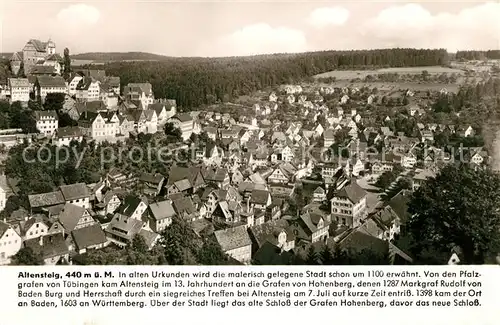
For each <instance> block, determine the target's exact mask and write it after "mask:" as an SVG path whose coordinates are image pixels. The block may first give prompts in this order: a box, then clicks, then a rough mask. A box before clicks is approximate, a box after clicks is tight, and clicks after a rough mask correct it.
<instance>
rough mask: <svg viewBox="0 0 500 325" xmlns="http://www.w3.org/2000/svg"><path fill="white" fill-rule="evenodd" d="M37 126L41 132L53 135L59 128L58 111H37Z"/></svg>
mask: <svg viewBox="0 0 500 325" xmlns="http://www.w3.org/2000/svg"><path fill="white" fill-rule="evenodd" d="M35 121H36V128H37V129H38V131H40V133H42V134H45V135H47V136H52V135H53V134H54V133H55V132H56V130H57V129H58V128H59V118H58V117H57V113H56V111H35Z"/></svg>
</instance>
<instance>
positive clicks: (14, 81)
mask: <svg viewBox="0 0 500 325" xmlns="http://www.w3.org/2000/svg"><path fill="white" fill-rule="evenodd" d="M9 84H10V87H29V86H30V83H29V81H28V79H27V78H9Z"/></svg>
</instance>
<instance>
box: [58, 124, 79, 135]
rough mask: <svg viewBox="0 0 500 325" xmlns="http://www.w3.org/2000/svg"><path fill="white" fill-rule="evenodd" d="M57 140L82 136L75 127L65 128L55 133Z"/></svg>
mask: <svg viewBox="0 0 500 325" xmlns="http://www.w3.org/2000/svg"><path fill="white" fill-rule="evenodd" d="M56 134H57V137H58V138H73V137H80V136H82V131H81V130H80V128H79V127H77V126H66V127H62V128H58V129H57V131H56Z"/></svg>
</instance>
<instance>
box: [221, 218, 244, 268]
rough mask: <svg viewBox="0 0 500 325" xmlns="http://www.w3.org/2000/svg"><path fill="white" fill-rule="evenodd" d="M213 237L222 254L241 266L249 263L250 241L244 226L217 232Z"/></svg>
mask: <svg viewBox="0 0 500 325" xmlns="http://www.w3.org/2000/svg"><path fill="white" fill-rule="evenodd" d="M214 235H215V238H216V240H217V242H218V243H219V245H220V246H221V248H222V251H223V252H224V253H226V254H227V255H229V256H230V257H232V258H234V259H235V260H237V261H239V262H241V263H243V264H249V263H250V261H251V260H252V240H251V239H250V235H249V234H248V232H247V227H246V226H245V225H242V226H238V227H233V228H227V229H223V230H218V231H215V232H214Z"/></svg>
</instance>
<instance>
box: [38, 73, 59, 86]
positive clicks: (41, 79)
mask: <svg viewBox="0 0 500 325" xmlns="http://www.w3.org/2000/svg"><path fill="white" fill-rule="evenodd" d="M37 81H38V84H39V85H40V87H49V88H50V87H56V88H66V82H65V81H64V79H63V77H60V76H55V77H52V76H38V77H37Z"/></svg>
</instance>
